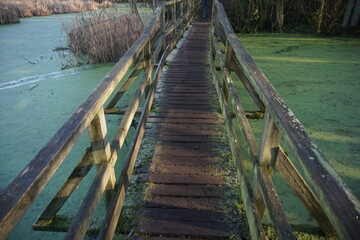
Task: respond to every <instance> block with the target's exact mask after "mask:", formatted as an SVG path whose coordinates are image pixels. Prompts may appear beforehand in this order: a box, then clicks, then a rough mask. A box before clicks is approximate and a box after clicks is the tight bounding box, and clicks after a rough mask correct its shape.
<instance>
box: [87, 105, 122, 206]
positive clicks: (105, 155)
mask: <svg viewBox="0 0 360 240" xmlns="http://www.w3.org/2000/svg"><path fill="white" fill-rule="evenodd" d="M88 131H89V138H90V141H91V147H92V158H93V161H94V163H95V164H101V163H106V162H109V161H110V157H111V150H110V144H109V142H108V140H107V128H106V120H105V114H104V108H101V110H100V112H99V113H98V114H97V115H96V116H95V118H94V119H93V120H92V122H91V123H90V125H89V127H88ZM99 167H100V165H98V170H99ZM115 182H116V178H115V171H112V174H111V176H110V180H109V182H108V184H107V186H106V189H105V205H106V207H107V206H108V205H109V203H110V201H111V197H112V193H113V190H114V187H115Z"/></svg>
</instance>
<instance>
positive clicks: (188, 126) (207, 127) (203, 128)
mask: <svg viewBox="0 0 360 240" xmlns="http://www.w3.org/2000/svg"><path fill="white" fill-rule="evenodd" d="M169 110H171V109H169ZM161 127H162V128H163V129H165V130H169V129H174V130H175V131H180V130H185V131H190V130H194V131H196V130H201V131H206V130H211V129H214V126H213V125H209V124H206V125H203V124H187V123H181V124H175V123H164V124H162V125H161Z"/></svg>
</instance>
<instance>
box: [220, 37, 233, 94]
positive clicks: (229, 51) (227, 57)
mask: <svg viewBox="0 0 360 240" xmlns="http://www.w3.org/2000/svg"><path fill="white" fill-rule="evenodd" d="M232 55H233V49H232V47H231V44H230V43H229V41H226V47H225V63H224V68H225V69H226V70H227V71H228V74H229V75H230V74H231V60H232ZM222 89H223V93H224V96H225V99H226V101H228V100H229V88H228V85H227V81H226V74H224V75H223V79H222Z"/></svg>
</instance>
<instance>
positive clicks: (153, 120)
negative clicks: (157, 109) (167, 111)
mask: <svg viewBox="0 0 360 240" xmlns="http://www.w3.org/2000/svg"><path fill="white" fill-rule="evenodd" d="M147 121H148V122H150V123H176V124H209V125H214V124H221V121H219V120H216V119H197V118H189V119H186V118H154V117H150V118H148V120H147Z"/></svg>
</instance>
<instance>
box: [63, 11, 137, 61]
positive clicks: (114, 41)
mask: <svg viewBox="0 0 360 240" xmlns="http://www.w3.org/2000/svg"><path fill="white" fill-rule="evenodd" d="M143 28H144V27H143V23H142V22H141V20H140V19H139V18H138V16H136V15H135V14H121V13H120V12H118V11H113V10H112V11H110V10H109V11H107V10H104V11H96V12H91V13H86V14H84V13H83V14H79V15H78V16H77V17H76V18H75V19H74V20H73V21H72V22H71V23H70V24H69V25H67V26H65V30H66V32H67V34H68V39H69V49H70V50H71V51H72V52H73V53H74V54H75V56H78V57H81V58H82V59H83V57H84V56H85V58H86V59H87V60H88V61H89V63H102V62H116V61H118V60H119V59H120V58H121V57H122V56H123V54H124V53H125V52H126V51H127V50H128V49H129V48H130V47H131V45H132V44H133V43H134V42H135V41H136V39H137V38H138V37H139V36H140V34H141V33H142V31H143Z"/></svg>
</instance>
